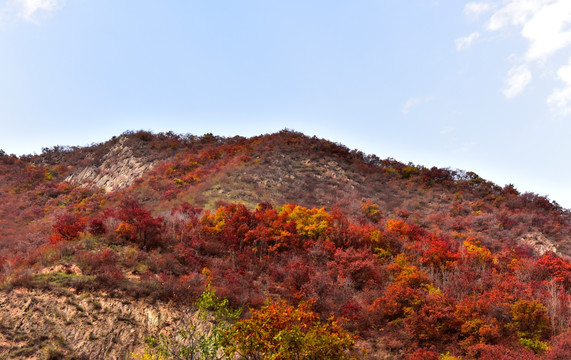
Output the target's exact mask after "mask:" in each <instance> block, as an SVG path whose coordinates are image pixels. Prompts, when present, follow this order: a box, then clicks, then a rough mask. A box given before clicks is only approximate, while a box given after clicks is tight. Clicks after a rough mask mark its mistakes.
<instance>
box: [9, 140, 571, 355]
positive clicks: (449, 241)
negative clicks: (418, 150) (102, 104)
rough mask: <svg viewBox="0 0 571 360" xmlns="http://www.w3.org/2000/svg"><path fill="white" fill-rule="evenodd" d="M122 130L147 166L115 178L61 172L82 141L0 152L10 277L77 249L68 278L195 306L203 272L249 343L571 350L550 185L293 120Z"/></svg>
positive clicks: (312, 350)
mask: <svg viewBox="0 0 571 360" xmlns="http://www.w3.org/2000/svg"><path fill="white" fill-rule="evenodd" d="M113 141H114V143H113V144H116V143H117V141H118V140H116V139H115V140H113ZM122 144H127V145H130V146H131V148H132V149H134V150H133V151H135V150H136V151H135V153H136V154H137V155H138V156H141V157H142V156H143V155H145V154H147V156H149V158H150V159H152V160H153V161H155V162H154V163H153V164H154V167H153V168H152V170H150V171H149V172H147V173H146V175H145V176H144V177H141V178H139V179H138V180H136V181H135V182H134V183H133V184H132V185H131V186H129V187H127V188H125V189H124V190H121V191H115V192H109V193H105V192H104V191H101V190H100V189H94V188H90V187H82V186H79V185H77V184H71V183H68V182H66V181H64V179H65V176H66V175H67V174H69V173H70V172H71V171H72V170H73V169H74V167H79V168H80V167H81V164H82V161H83V160H82V159H83V157H82V156H78V155H76V151H78V152H81V151H85V152H87V150H85V149H83V150H82V149H75V150H74V149H51V150H50V149H48V150H46V151H45V154H43V155H42V156H40V157H39V158H41V159H43V161H39V158H34V157H30V158H29V159H28V158H21V159H18V158H16V159H12V158H11V160H10V161H8V160H6V161H3V162H1V163H0V176H2V179H4V180H5V181H2V182H0V189H1V190H2V193H1V194H2V196H3V199H4V200H5V201H4V205H2V206H4V207H1V208H0V210H2V215H3V218H2V221H3V222H2V232H3V233H2V236H3V237H2V238H1V240H0V241H1V242H2V243H1V245H2V246H1V247H0V268H1V269H2V272H1V273H0V276H1V278H0V280H2V284H3V286H4V287H5V288H9V287H14V286H28V287H42V288H48V287H49V286H53V287H57V286H59V283H57V282H53V283H51V284H47V283H46V281H45V280H42V281H43V282H41V283H40V282H39V279H40V278H41V277H40V276H39V274H40V272H41V271H42V269H44V268H47V267H49V266H52V265H71V264H75V265H77V266H78V267H79V268H80V270H81V275H77V276H76V275H73V274H70V275H69V277H71V278H73V279H72V280H73V281H71V280H70V281H67V280H66V281H67V282H66V283H65V286H69V287H75V288H76V289H77V290H78V291H98V290H102V291H105V292H106V293H108V294H110V295H111V296H128V297H134V298H142V299H147V300H149V301H157V300H158V301H173V302H175V303H177V304H182V305H193V304H195V302H196V300H197V298H199V297H200V296H201V295H200V294H201V293H202V291H203V289H204V286H205V283H208V284H209V286H210V285H211V286H212V289H215V290H216V294H217V296H219V297H220V298H221V299H227V305H228V306H229V307H232V308H235V309H243V310H244V313H243V315H242V318H241V319H240V320H238V321H237V322H236V323H235V326H236V329H237V332H236V335H235V337H234V339H233V341H232V344H233V346H235V350H236V351H238V352H239V353H241V354H243V355H244V356H246V357H249V358H265V357H270V358H271V357H273V358H275V359H288V358H296V357H298V358H316V359H317V358H319V359H326V358H331V359H334V358H335V359H338V358H344V357H349V356H362V357H365V358H367V357H369V358H371V359H374V358H383V357H386V358H407V359H454V358H456V359H471V358H475V359H558V358H564V355H562V354H565V353H566V351H567V350H566V349H569V344H570V341H569V334H570V332H569V331H570V319H571V293H570V291H571V263H570V262H569V258H568V256H569V252H568V250H569V247H568V245H569V244H568V243H567V241H569V239H571V225H570V222H569V213H568V211H566V210H564V209H561V208H560V207H558V205H557V204H555V203H553V202H550V201H548V200H547V199H546V198H543V197H540V196H537V195H534V194H520V193H518V192H517V190H515V188H513V187H511V186H506V187H503V188H502V187H499V186H497V185H495V184H493V183H490V182H487V181H485V180H484V179H482V178H480V177H479V176H477V175H476V174H474V173H471V172H467V173H466V172H462V171H453V170H450V169H438V168H431V169H427V168H424V167H421V166H415V165H413V164H402V163H400V162H398V161H396V160H394V159H385V160H381V159H378V158H376V157H375V156H367V155H364V154H362V153H359V152H357V151H351V150H348V149H346V148H344V147H342V146H340V145H337V144H332V143H330V142H327V141H324V140H320V139H316V138H308V137H305V136H303V135H301V134H298V133H294V132H288V131H284V132H280V133H277V134H273V135H268V136H260V137H255V138H251V139H244V138H239V137H236V138H231V139H224V138H219V137H216V136H212V135H208V136H206V135H205V136H203V137H194V136H186V137H185V136H176V135H174V134H157V135H155V134H152V133H148V132H138V133H132V134H127V135H126V140H124V142H123V143H122ZM125 146H126V145H125ZM104 148H105V147H104V146H94V147H93V148H92V149H91V150H89V151H91V154H95V155H96V154H100V155H101V154H104V152H103V150H104ZM312 154H313V155H312ZM315 154H317V155H315ZM95 155H94V156H95ZM5 157H6V156H4V157H3V158H5ZM100 157H102V156H100ZM321 157H323V158H324V160H322V159H321ZM59 159H67V163H68V164H69V166H63V165H60V164H58V162H59V161H60V160H59ZM292 159H293V160H292ZM32 162H33V163H32ZM282 169H287V171H286V170H282ZM236 179H238V180H236ZM340 179H341V180H340ZM232 181H237V183H238V184H240V186H238V187H234V188H233V187H232V186H231V185H232V183H231V182H232ZM4 194H7V195H4ZM213 194H214V195H213ZM244 194H245V195H244ZM16 195H18V196H16ZM240 196H243V197H242V198H240ZM233 199H236V201H233ZM6 209H11V210H12V211H7V210H6ZM20 229H26V231H21V230H20ZM522 239H524V240H525V239H528V240H525V241H524V240H522ZM529 239H531V240H529ZM534 241H535V242H534ZM549 242H552V243H553V244H556V245H557V246H553V247H545V248H540V247H538V246H537V244H544V245H549ZM553 250H555V251H553ZM204 268H208V269H210V271H209V273H208V275H205V273H204V272H203V269H204ZM44 278H45V277H44ZM42 279H43V278H42ZM68 280H69V279H68ZM268 299H269V300H268ZM349 350H355V351H356V352H350V351H349ZM360 350H364V352H359V351H360ZM357 354H358V355H357Z"/></svg>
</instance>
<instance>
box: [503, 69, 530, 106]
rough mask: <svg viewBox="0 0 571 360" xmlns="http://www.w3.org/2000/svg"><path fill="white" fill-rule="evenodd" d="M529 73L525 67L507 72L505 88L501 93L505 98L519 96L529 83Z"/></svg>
mask: <svg viewBox="0 0 571 360" xmlns="http://www.w3.org/2000/svg"><path fill="white" fill-rule="evenodd" d="M531 78H532V75H531V71H530V70H529V68H528V67H527V65H525V64H524V65H519V66H515V67H513V68H511V69H510V71H508V77H507V79H506V87H505V89H504V90H503V91H502V92H503V93H504V95H505V97H506V98H508V99H511V98H514V97H515V96H517V95H519V94H520V93H521V92H522V91H523V90H524V89H525V87H526V86H527V85H528V84H529V83H530V82H531Z"/></svg>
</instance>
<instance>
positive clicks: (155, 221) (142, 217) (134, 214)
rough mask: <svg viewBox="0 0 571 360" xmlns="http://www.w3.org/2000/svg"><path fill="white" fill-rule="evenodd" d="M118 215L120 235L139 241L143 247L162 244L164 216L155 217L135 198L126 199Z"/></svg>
mask: <svg viewBox="0 0 571 360" xmlns="http://www.w3.org/2000/svg"><path fill="white" fill-rule="evenodd" d="M117 217H118V218H119V219H120V220H121V223H120V224H119V226H118V227H117V229H116V232H117V234H118V235H119V236H121V237H123V238H125V239H127V240H131V241H135V242H138V243H139V244H141V245H142V247H143V249H148V248H154V247H158V246H160V245H162V239H161V228H162V226H163V218H162V217H157V218H154V217H152V216H151V213H150V212H149V211H147V210H145V209H143V208H142V207H141V205H140V204H139V202H138V201H136V200H134V199H127V200H124V201H123V202H122V203H121V205H120V206H119V211H118V213H117Z"/></svg>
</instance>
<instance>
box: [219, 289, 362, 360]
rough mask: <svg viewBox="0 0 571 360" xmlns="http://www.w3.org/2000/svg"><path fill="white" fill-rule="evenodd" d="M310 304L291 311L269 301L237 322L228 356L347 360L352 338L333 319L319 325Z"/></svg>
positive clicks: (290, 307)
mask: <svg viewBox="0 0 571 360" xmlns="http://www.w3.org/2000/svg"><path fill="white" fill-rule="evenodd" d="M310 307H311V302H301V303H300V304H299V305H298V306H296V307H294V306H291V305H288V304H287V303H286V302H285V300H281V301H272V300H268V301H267V302H266V304H265V305H264V306H262V308H261V309H260V310H252V316H251V317H250V318H249V319H245V320H240V321H238V322H236V324H235V325H234V327H233V329H232V333H231V336H229V338H228V341H229V347H228V349H229V355H233V354H234V353H238V354H240V355H241V356H242V357H243V358H245V359H254V360H257V359H274V360H286V359H309V360H311V359H315V360H317V359H320V360H321V359H323V360H326V359H348V358H350V356H349V354H348V351H349V350H351V349H352V348H353V346H354V343H355V339H354V336H353V335H352V334H351V333H349V332H348V331H346V330H345V329H343V328H342V327H341V325H339V323H337V321H335V318H334V317H331V318H329V319H328V321H327V322H325V323H322V322H321V321H319V317H318V315H317V314H315V313H314V312H313V311H311V310H310Z"/></svg>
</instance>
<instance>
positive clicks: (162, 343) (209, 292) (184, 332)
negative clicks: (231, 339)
mask: <svg viewBox="0 0 571 360" xmlns="http://www.w3.org/2000/svg"><path fill="white" fill-rule="evenodd" d="M203 274H205V275H207V276H208V282H207V284H206V287H205V288H204V291H203V292H202V294H201V295H200V296H199V297H198V299H197V300H196V302H195V303H194V305H195V306H196V307H197V308H198V311H197V313H196V316H194V317H193V318H192V319H191V320H190V322H189V324H188V325H187V326H186V327H185V328H183V329H179V330H178V331H177V334H176V336H175V337H168V336H166V335H164V334H160V335H158V336H151V337H148V338H147V339H146V343H147V348H146V350H145V353H144V354H143V355H137V354H133V356H134V357H135V359H139V360H163V359H164V360H166V359H177V360H219V359H220V360H221V359H227V358H228V357H227V356H226V355H225V354H224V347H223V345H224V338H225V336H227V334H228V332H229V331H230V329H231V326H232V322H233V321H236V320H237V319H238V318H239V317H240V313H241V310H240V309H239V310H233V309H231V308H230V306H229V304H228V300H227V299H220V298H218V296H217V295H216V292H215V291H214V289H212V286H211V283H210V281H211V277H210V273H209V271H208V270H207V269H204V270H203Z"/></svg>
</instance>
